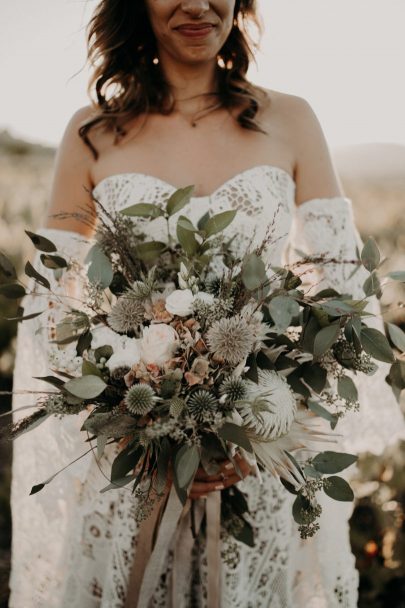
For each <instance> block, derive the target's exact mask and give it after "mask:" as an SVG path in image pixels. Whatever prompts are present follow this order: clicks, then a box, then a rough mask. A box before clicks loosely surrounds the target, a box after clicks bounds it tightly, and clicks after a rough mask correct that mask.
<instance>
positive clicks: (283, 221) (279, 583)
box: [10, 165, 403, 608]
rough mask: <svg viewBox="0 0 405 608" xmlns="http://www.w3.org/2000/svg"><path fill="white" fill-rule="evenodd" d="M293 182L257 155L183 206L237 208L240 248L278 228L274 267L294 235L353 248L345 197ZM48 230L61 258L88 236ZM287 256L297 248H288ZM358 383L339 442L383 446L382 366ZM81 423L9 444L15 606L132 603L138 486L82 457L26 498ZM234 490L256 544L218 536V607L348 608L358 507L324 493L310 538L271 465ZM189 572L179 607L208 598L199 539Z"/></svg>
mask: <svg viewBox="0 0 405 608" xmlns="http://www.w3.org/2000/svg"><path fill="white" fill-rule="evenodd" d="M174 190H175V188H174V187H173V186H171V185H170V184H168V183H166V182H164V181H162V180H160V179H158V178H156V177H152V176H149V175H144V174H139V173H125V174H119V175H113V176H111V177H108V178H106V179H104V180H103V181H102V182H100V183H99V184H98V186H97V187H96V188H95V190H94V195H95V196H96V197H97V198H98V199H99V200H100V201H101V202H102V203H103V205H104V206H105V207H106V208H107V209H108V210H109V211H111V212H115V211H117V210H119V209H122V208H124V207H127V206H129V205H130V204H133V203H136V202H139V201H143V202H152V201H153V202H156V199H157V200H160V201H161V202H163V201H165V200H166V199H167V198H168V196H170V194H172V193H173V191H174ZM294 193H295V184H294V181H293V179H292V178H291V176H290V175H289V174H288V173H287V172H285V171H284V170H282V169H279V168H278V167H274V166H269V165H262V166H257V167H254V168H252V169H248V170H246V171H244V172H243V173H241V174H239V175H237V176H235V177H234V178H232V179H230V180H229V181H227V182H226V183H225V184H223V185H222V186H221V187H220V188H218V189H217V190H216V191H215V192H214V193H213V194H212V195H211V196H204V197H194V198H192V199H191V201H190V203H189V205H188V206H187V207H186V208H185V209H183V211H182V213H185V214H187V215H188V216H189V217H190V219H192V220H193V221H197V220H198V219H199V218H200V217H201V216H202V215H204V213H205V212H207V211H208V210H209V211H210V212H211V213H218V212H220V211H224V210H227V209H237V210H238V214H237V216H236V220H235V221H234V222H233V223H232V224H231V226H230V227H229V228H228V231H229V234H234V233H235V231H236V232H237V239H235V241H234V242H235V243H237V246H239V247H240V248H245V247H246V246H247V245H248V243H250V242H252V239H253V242H260V241H261V240H262V238H263V237H264V235H265V234H266V232H267V231H268V230H270V231H271V232H272V235H273V239H272V240H273V244H272V246H271V247H270V248H269V250H268V252H267V255H268V260H269V261H270V262H271V263H272V264H274V265H276V266H277V265H280V264H281V263H282V261H283V259H284V256H285V255H286V253H288V248H287V245H288V242H289V240H290V242H292V243H293V245H294V247H297V248H299V249H301V250H302V249H304V250H305V251H306V252H307V253H317V252H325V251H329V252H330V253H332V254H333V255H336V256H337V257H339V256H341V257H342V258H346V259H347V258H348V257H349V258H353V257H354V251H355V245H356V239H357V235H356V233H355V229H354V226H353V221H352V215H351V207H350V201H349V200H348V199H346V198H336V199H316V200H311V201H308V202H306V203H304V204H303V205H301V206H300V207H298V208H296V207H295V204H294ZM137 221H142V220H137ZM147 229H148V232H149V233H150V235H151V236H152V237H155V238H159V235H160V233H161V226H160V225H159V221H157V220H155V221H154V222H152V223H149V224H147ZM47 236H48V237H49V238H51V240H54V242H56V243H58V244H59V248H60V250H62V251H66V253H67V255H72V256H73V257H78V253H77V252H78V251H79V250H80V249H81V245H78V243H79V241H78V239H74V238H73V235H72V234H71V233H70V234H69V233H65V232H64V231H48V234H47ZM292 253H293V251H292V249H291V246H290V249H289V255H292ZM345 273H346V269H345V268H343V267H342V265H340V266H339V265H336V267H334V268H331V267H328V270H327V272H325V274H324V276H323V278H322V280H323V281H324V282H325V283H326V284H333V285H334V286H336V285H337V286H338V287H342V286H346V290H347V291H353V290H354V291H356V290H357V292H359V290H360V293H362V292H361V285H362V282H363V280H364V278H363V280H362V277H357V278H353V279H350V280H349V279H348V275H346V274H345ZM356 275H359V273H356ZM356 275H355V277H356ZM318 278H319V277H318ZM30 306H31V309H35V310H38V309H40V307H39V306H38V302H35V303H34V304H30V303H28V302H27V305H26V310H27V308H29V307H30ZM39 319H41V317H40V318H39ZM39 324H40V321H39V320H38V321H37V320H35V321H34V322H28V323H24V324H23V325H22V326H21V327H20V331H19V337H18V349H17V353H18V356H17V361H16V369H15V387H16V388H19V389H22V388H35V387H37V388H38V390H43V389H44V386H43V384H42V383H39V384H37V385H35V383H34V381H33V380H32V379H31V378H32V377H33V376H43V375H46V374H47V372H48V368H47V354H46V348H45V347H46V340H45V338H44V337H43V336H42V337H41V334H39V335H35V330H36V329H37V328H38V326H39ZM368 382H369V380H368ZM361 391H362V392H363V393H362V399H363V407H364V410H363V412H364V413H363V414H362V415H360V416H359V418H358V422H357V423H356V422H354V421H353V420H350V421H349V423H347V424H346V425H345V426H343V425H342V428H343V432H344V437H343V444H344V447H346V448H349V449H352V450H353V449H359V450H360V449H370V448H372V447H374V449H375V451H377V452H378V451H379V450H381V449H382V447H383V446H384V445H385V444H386V443H387V442H388V440H393V439H394V436H399V435H400V434H401V432H402V431H400V429H401V428H403V427H402V426H401V425H402V419H401V417H400V413H399V410H398V409H397V407H396V403H395V400H394V398H393V397H392V395H391V393H390V389H389V387H388V386H387V385H385V383H384V370H382V372H381V373H379V374H378V377H377V376H376V377H374V379H373V388H372V391H373V392H372V394H373V400H370V399H368V396H367V394H366V392H365V389H364V388H362V387H361ZM30 401H32V398H31V399H28V402H30ZM24 403H27V397H22V396H19V397H18V398H17V397H16V398H15V399H14V406H15V407H17V406H19V405H22V404H24ZM382 412H383V413H382ZM365 421H366V426H364V422H365ZM80 422H81V421H80V419H79V417H78V418H75V417H72V418H67V419H64V420H63V423H62V425H61V423H60V421H58V420H55V419H48V420H47V421H46V422H45V423H43V425H41V426H40V427H39V428H38V429H37V430H35V431H34V432H32V433H29V434H27V435H24V436H22V437H21V438H19V439H18V440H17V441H16V443H15V448H14V463H13V483H12V508H13V565H12V576H11V583H10V585H11V600H10V606H11V608H68V607H69V608H70V607H74V608H122V607H123V606H124V602H125V596H126V588H127V584H128V579H129V574H130V571H131V564H132V560H133V556H134V553H135V550H136V544H137V525H136V524H135V519H134V509H135V506H134V502H133V501H134V498H133V496H132V494H131V492H130V491H128V489H126V488H124V489H122V490H119V491H112V492H107V493H104V494H100V493H99V490H100V489H101V488H102V487H104V486H105V485H106V483H107V482H106V480H105V478H104V477H103V476H102V474H101V473H100V471H99V469H98V467H97V466H96V464H95V461H94V459H92V458H91V456H87V457H86V458H85V459H83V460H82V461H79V462H78V463H76V464H75V465H73V466H72V467H71V468H70V469H68V470H67V471H65V472H64V473H62V474H61V475H60V476H58V477H57V478H56V479H55V480H54V481H53V482H52V483H51V484H50V485H49V486H46V488H45V489H44V490H43V491H42V492H40V493H39V494H36V495H35V496H28V494H29V491H30V488H31V486H32V485H34V484H36V483H39V482H41V481H43V480H44V479H47V478H48V477H50V475H51V474H52V473H53V472H54V471H56V470H57V469H58V468H60V467H62V466H63V465H64V464H67V463H68V462H69V461H71V460H72V459H73V458H75V457H77V456H78V455H79V454H81V453H82V452H84V451H85V445H84V443H82V442H81V441H80V440H79V439H78V437H77V435H78V433H77V428H78V427H79V425H80ZM365 429H366V431H365ZM381 429H383V430H381ZM105 465H106V463H105ZM105 469H106V470H107V466H105ZM240 487H241V489H243V490H244V491H245V492H246V493H247V495H248V500H249V506H250V511H251V514H252V523H253V526H254V532H255V547H254V548H249V547H247V546H245V545H243V544H240V543H238V542H237V541H233V540H232V541H230V540H229V539H226V538H224V539H223V541H222V563H223V566H222V572H221V581H222V583H221V587H222V591H221V607H222V608H337V607H338V606H339V607H340V606H341V607H344V608H354V607H355V606H356V605H357V583H358V580H357V579H358V577H357V572H356V570H355V565H354V557H353V555H352V553H351V549H350V544H349V526H348V518H349V517H350V514H351V508H352V507H351V505H347V504H345V503H335V502H334V501H332V500H330V499H328V498H327V497H326V498H325V499H324V502H323V509H324V511H323V516H322V522H321V523H322V525H321V531H320V532H319V533H318V534H317V535H316V536H315V537H314V538H313V539H310V540H305V541H301V540H300V539H299V535H298V533H297V531H296V524H294V522H293V520H292V516H291V501H292V498H291V495H290V494H288V493H287V492H286V491H284V489H283V488H282V486H281V485H280V483H279V482H277V481H275V480H274V479H272V478H271V477H270V476H269V475H264V483H263V484H262V485H260V484H259V482H258V480H257V479H256V478H253V477H250V478H248V479H246V480H245V481H243V482H241V484H240ZM170 570H171V555H169V559H168V561H167V570H166V572H164V573H163V575H162V576H161V578H160V580H157V581H156V590H155V594H154V596H153V599H152V600H151V604H150V605H151V607H155V608H157V607H166V608H167V607H169V606H170V603H169V599H168V598H169V595H170V594H169V593H168V584H169V583H168V581H169V579H170ZM193 573H194V574H193V577H192V581H191V583H190V589H189V591H188V592H186V593H185V595H184V600H183V604H182V606H173V607H172V608H191V607H192V606H198V607H201V608H202V607H205V606H206V605H207V603H206V597H207V593H206V580H207V563H206V558H205V547H204V542H200V544H199V546H196V547H195V550H194V554H193Z"/></svg>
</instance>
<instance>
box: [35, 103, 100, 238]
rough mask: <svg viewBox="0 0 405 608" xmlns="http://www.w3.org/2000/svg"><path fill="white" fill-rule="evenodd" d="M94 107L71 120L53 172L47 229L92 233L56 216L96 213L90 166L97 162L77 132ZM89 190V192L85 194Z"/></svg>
mask: <svg viewBox="0 0 405 608" xmlns="http://www.w3.org/2000/svg"><path fill="white" fill-rule="evenodd" d="M91 113H92V108H91V107H90V106H86V107H83V108H80V109H79V110H78V111H77V112H75V114H74V115H73V116H72V118H71V119H70V121H69V123H68V125H67V127H66V129H65V132H64V135H63V138H62V141H61V143H60V145H59V148H58V151H57V154H56V159H55V166H54V172H53V181H52V189H51V196H50V204H49V206H48V210H47V217H46V220H45V225H46V227H47V228H56V229H59V230H69V231H73V232H78V233H79V234H82V235H84V236H87V237H88V236H90V235H91V234H92V231H93V229H92V227H91V226H89V225H87V223H86V224H85V223H83V221H81V220H80V219H79V218H74V217H67V218H65V219H61V218H58V217H55V215H57V214H60V213H69V214H70V213H80V212H82V213H83V208H85V209H86V210H88V212H89V217H90V216H91V214H92V213H94V202H93V200H92V198H91V194H90V193H91V190H92V182H91V177H90V175H91V173H90V170H91V166H92V163H93V162H94V160H93V156H92V153H91V151H90V149H89V148H88V147H87V146H86V145H85V143H84V142H83V140H82V139H81V137H80V136H79V133H78V129H79V127H80V125H81V124H82V122H83V121H84V120H86V119H87V118H89V116H90V115H91ZM86 190H87V191H86Z"/></svg>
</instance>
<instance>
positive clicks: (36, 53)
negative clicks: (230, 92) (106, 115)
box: [0, 0, 405, 146]
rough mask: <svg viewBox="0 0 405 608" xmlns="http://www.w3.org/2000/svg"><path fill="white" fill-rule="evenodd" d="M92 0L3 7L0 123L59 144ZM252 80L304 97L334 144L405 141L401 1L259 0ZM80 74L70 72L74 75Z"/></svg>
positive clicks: (75, 92) (81, 98)
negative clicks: (260, 30)
mask: <svg viewBox="0 0 405 608" xmlns="http://www.w3.org/2000/svg"><path fill="white" fill-rule="evenodd" d="M95 6H96V1H95V0H87V1H84V0H35V1H33V0H19V1H18V2H11V1H5V0H4V1H3V2H1V3H0V23H1V25H0V33H1V36H0V62H1V63H0V75H1V83H2V93H1V98H0V129H1V128H8V129H9V130H10V131H11V132H12V133H13V134H14V135H16V136H20V137H24V138H27V139H30V140H35V141H40V142H44V143H50V144H53V145H55V144H57V143H58V142H59V140H60V138H61V135H62V133H63V130H64V127H65V125H66V123H67V121H68V120H69V117H70V116H71V115H72V113H73V112H74V111H75V110H76V109H77V108H79V107H80V106H82V105H86V104H87V103H88V98H87V92H86V88H87V79H88V71H87V69H83V67H84V64H85V60H86V50H85V25H86V23H87V21H88V19H89V16H90V14H91V12H92V10H93V8H94V7H95ZM259 6H260V10H261V13H262V16H263V21H264V27H265V33H264V36H263V40H262V51H261V53H260V54H259V55H258V58H257V60H258V67H257V69H256V67H255V66H252V68H251V72H250V78H251V79H252V80H253V81H254V82H256V83H258V84H261V85H263V86H265V87H267V88H271V89H276V90H281V91H284V92H287V93H293V94H296V95H300V96H302V97H304V98H306V99H307V100H308V101H309V102H310V103H311V105H312V107H313V108H314V110H315V112H316V113H317V115H318V117H319V119H320V121H321V124H322V126H323V128H324V131H325V134H326V136H327V139H328V141H329V143H330V145H331V146H337V145H341V144H349V143H363V142H368V141H372V142H377V141H380V142H397V143H402V144H405V116H404V113H405V84H404V79H403V76H401V74H403V66H404V59H405V36H404V35H403V27H404V23H405V1H404V0H261V1H260V2H259ZM75 74H76V75H75Z"/></svg>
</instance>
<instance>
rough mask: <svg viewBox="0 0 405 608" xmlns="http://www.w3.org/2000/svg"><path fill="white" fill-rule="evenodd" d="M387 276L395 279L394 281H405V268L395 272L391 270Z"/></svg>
mask: <svg viewBox="0 0 405 608" xmlns="http://www.w3.org/2000/svg"><path fill="white" fill-rule="evenodd" d="M387 277H389V278H390V279H394V281H400V282H401V283H405V270H394V271H393V272H389V273H388V274H387Z"/></svg>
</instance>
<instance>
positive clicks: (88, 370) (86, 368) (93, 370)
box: [82, 359, 103, 379]
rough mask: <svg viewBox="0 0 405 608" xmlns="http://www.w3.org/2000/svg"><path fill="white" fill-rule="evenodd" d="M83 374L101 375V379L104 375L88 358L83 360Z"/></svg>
mask: <svg viewBox="0 0 405 608" xmlns="http://www.w3.org/2000/svg"><path fill="white" fill-rule="evenodd" d="M82 375H83V376H99V378H101V379H102V378H103V375H102V373H101V371H100V370H99V369H98V367H97V366H96V365H95V364H94V363H92V362H91V361H88V359H84V360H83V363H82Z"/></svg>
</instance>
